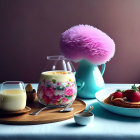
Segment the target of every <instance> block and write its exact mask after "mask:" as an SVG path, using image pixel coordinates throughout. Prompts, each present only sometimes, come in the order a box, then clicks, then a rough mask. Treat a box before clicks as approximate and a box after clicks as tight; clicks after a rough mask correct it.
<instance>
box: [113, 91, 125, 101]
mask: <svg viewBox="0 0 140 140" xmlns="http://www.w3.org/2000/svg"><path fill="white" fill-rule="evenodd" d="M122 97H123V96H122V92H120V91H116V92H114V93H113V98H114V99H115V98H122Z"/></svg>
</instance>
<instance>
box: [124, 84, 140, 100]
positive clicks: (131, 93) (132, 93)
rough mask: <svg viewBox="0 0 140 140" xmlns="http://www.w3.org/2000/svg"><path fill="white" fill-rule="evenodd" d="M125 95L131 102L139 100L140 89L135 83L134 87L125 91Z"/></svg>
mask: <svg viewBox="0 0 140 140" xmlns="http://www.w3.org/2000/svg"><path fill="white" fill-rule="evenodd" d="M123 97H126V98H127V100H128V101H130V102H139V101H140V92H139V89H138V88H137V87H136V86H135V85H133V86H132V89H130V90H126V91H124V92H123Z"/></svg>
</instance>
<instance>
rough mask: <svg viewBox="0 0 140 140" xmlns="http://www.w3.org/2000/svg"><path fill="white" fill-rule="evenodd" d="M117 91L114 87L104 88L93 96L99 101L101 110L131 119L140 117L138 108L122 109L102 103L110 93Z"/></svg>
mask: <svg viewBox="0 0 140 140" xmlns="http://www.w3.org/2000/svg"><path fill="white" fill-rule="evenodd" d="M117 89H122V88H119V87H118V88H117ZM117 89H116V88H115V87H114V88H105V89H102V90H100V91H98V92H97V93H96V94H95V97H96V99H97V100H98V101H99V104H100V105H101V106H102V107H103V108H105V109H107V110H109V111H111V112H113V113H117V114H120V115H125V116H131V117H140V108H124V107H118V106H113V105H109V104H106V103H104V102H103V101H104V99H106V98H107V97H108V96H109V95H110V94H111V93H113V92H115V91H116V90H117ZM122 90H126V89H122Z"/></svg>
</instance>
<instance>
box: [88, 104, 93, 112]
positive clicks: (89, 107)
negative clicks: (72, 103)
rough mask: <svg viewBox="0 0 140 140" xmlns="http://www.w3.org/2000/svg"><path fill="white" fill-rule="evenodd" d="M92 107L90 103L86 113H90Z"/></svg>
mask: <svg viewBox="0 0 140 140" xmlns="http://www.w3.org/2000/svg"><path fill="white" fill-rule="evenodd" d="M93 108H94V107H93V106H92V105H90V106H89V110H88V111H87V112H86V113H90V112H91V111H92V110H93Z"/></svg>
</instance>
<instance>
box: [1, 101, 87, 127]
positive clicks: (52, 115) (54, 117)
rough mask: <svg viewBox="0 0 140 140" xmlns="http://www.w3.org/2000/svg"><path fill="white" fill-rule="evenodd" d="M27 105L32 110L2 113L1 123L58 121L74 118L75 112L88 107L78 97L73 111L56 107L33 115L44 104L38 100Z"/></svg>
mask: <svg viewBox="0 0 140 140" xmlns="http://www.w3.org/2000/svg"><path fill="white" fill-rule="evenodd" d="M27 105H28V106H29V107H30V108H31V111H30V112H27V113H25V114H21V115H9V114H8V115H0V123H3V124H20V125H21V124H22V125H29V124H44V123H52V122H58V121H63V120H67V119H70V118H72V117H73V114H74V113H80V112H82V111H83V110H84V109H85V107H86V104H85V103H84V102H83V101H81V100H80V99H76V100H75V101H74V103H73V104H72V107H73V108H74V110H73V111H71V112H60V110H61V109H62V108H54V109H46V110H43V111H42V112H40V113H39V114H38V115H35V116H33V115H29V114H30V113H31V112H34V111H36V110H38V109H40V108H42V107H43V105H41V104H40V103H39V102H38V101H37V100H36V101H34V102H33V103H31V104H27Z"/></svg>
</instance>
